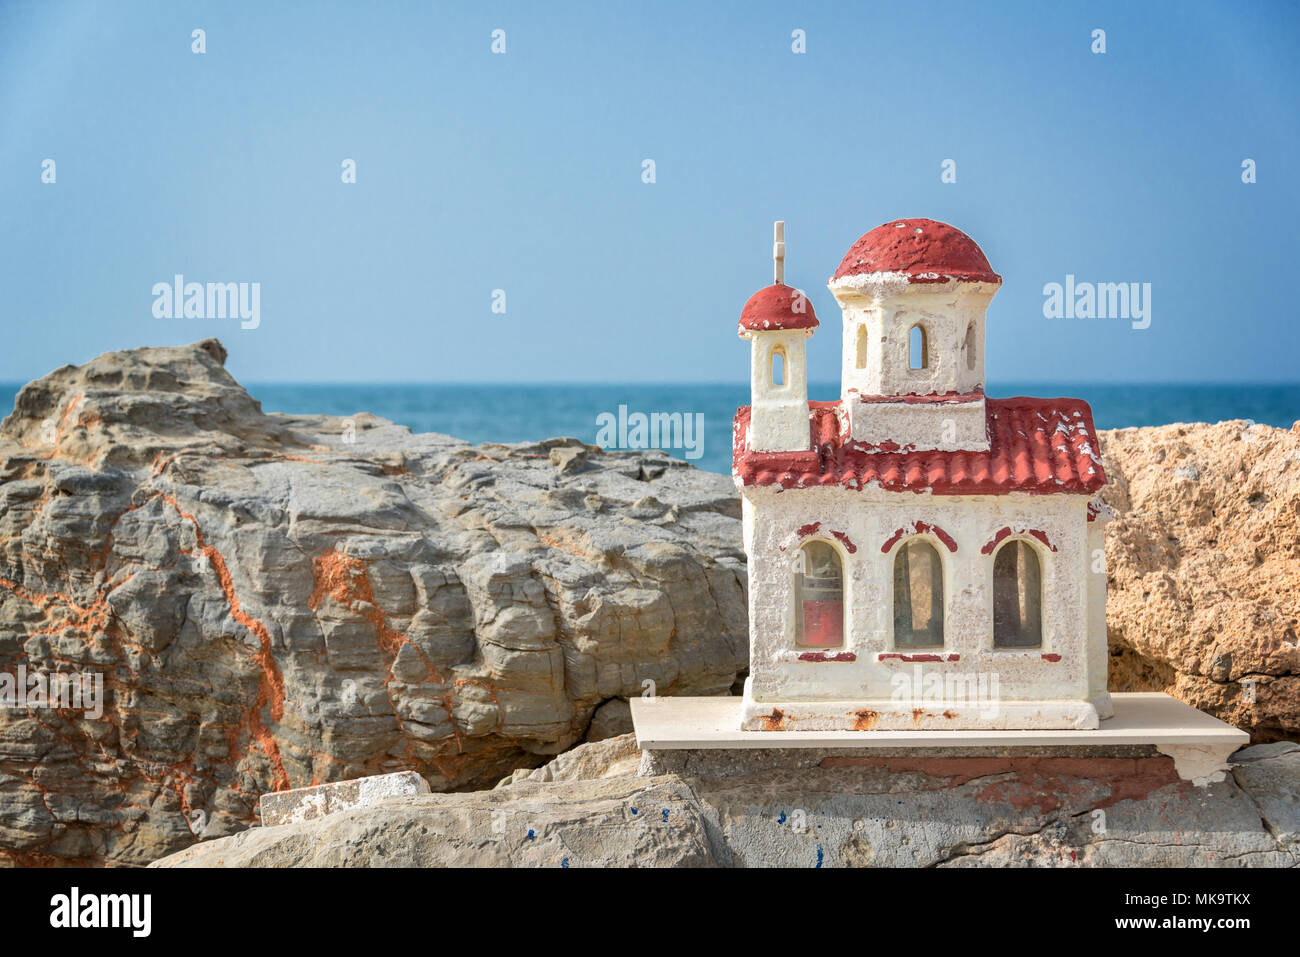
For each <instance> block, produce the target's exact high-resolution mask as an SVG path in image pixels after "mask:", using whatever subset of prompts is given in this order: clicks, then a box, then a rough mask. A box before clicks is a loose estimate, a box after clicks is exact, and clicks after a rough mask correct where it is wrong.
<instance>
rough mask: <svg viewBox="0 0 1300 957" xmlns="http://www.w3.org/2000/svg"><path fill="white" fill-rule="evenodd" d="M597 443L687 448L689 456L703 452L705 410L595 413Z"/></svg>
mask: <svg viewBox="0 0 1300 957" xmlns="http://www.w3.org/2000/svg"><path fill="white" fill-rule="evenodd" d="M596 429H597V431H596V444H597V445H599V446H600V447H601V448H603V449H684V450H685V453H686V457H687V458H688V459H698V458H699V457H700V456H701V455H703V454H704V413H703V412H651V413H650V414H649V415H647V414H646V413H644V412H633V413H631V414H630V415H629V414H628V411H627V406H625V405H620V406H619V407H618V414H617V415H615V414H614V413H613V412H602V413H600V414H599V415H598V416H596Z"/></svg>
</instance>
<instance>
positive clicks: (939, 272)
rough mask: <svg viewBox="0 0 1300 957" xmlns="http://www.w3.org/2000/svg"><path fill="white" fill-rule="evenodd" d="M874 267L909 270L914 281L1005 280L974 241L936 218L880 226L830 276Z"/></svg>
mask: <svg viewBox="0 0 1300 957" xmlns="http://www.w3.org/2000/svg"><path fill="white" fill-rule="evenodd" d="M874 272H901V273H906V274H907V276H908V279H909V281H911V282H944V281H946V280H948V279H956V280H958V281H961V282H998V283H1000V282H1002V277H1001V276H999V275H998V274H997V273H995V272H994V271H993V267H992V266H990V265H989V261H988V259H987V258H985V256H984V253H983V251H982V250H981V249H980V248H979V246H977V245H976V244H975V240H973V239H971V238H970V237H969V236H967V235H966V234H965V233H963V232H962V231H961V230H960V229H957V228H956V227H953V226H949V225H948V224H947V223H940V222H936V221H935V220H933V219H896V220H894V221H893V222H890V223H885V225H883V226H877V227H876V228H875V229H873V230H872V231H871V232H869V233H867V234H866V235H865V236H863V237H862V238H861V239H859V240H858V241H857V242H856V243H854V244H853V246H852V247H851V248H850V249H849V251H848V252H847V253H846V254H845V256H844V261H843V262H841V263H840V268H839V269H837V270H835V275H834V276H832V277H831V281H832V282H834V281H835V280H836V279H843V278H845V277H846V276H863V275H866V274H868V273H874Z"/></svg>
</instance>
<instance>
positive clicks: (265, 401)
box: [0, 382, 1300, 472]
mask: <svg viewBox="0 0 1300 957" xmlns="http://www.w3.org/2000/svg"><path fill="white" fill-rule="evenodd" d="M18 389H19V385H18V384H14V383H8V384H4V383H0V404H2V405H0V408H3V409H4V410H5V411H6V412H8V410H10V409H12V408H13V400H14V396H15V395H16V393H17V391H18ZM248 390H249V392H251V393H252V394H253V395H254V396H255V397H257V398H258V399H260V400H261V402H262V408H263V409H265V410H266V411H267V412H296V413H311V412H320V413H328V414H330V415H342V416H347V415H352V414H354V413H357V412H373V413H374V414H375V415H378V416H382V417H383V418H386V419H392V420H393V421H394V422H399V423H401V424H402V425H405V426H409V427H410V428H411V429H412V430H414V431H416V432H444V433H447V434H448V435H454V436H457V437H459V438H463V439H468V440H470V441H471V442H524V441H533V440H537V439H542V438H548V437H551V436H559V435H566V436H574V437H575V438H579V439H582V440H583V441H585V442H591V443H595V442H596V438H597V433H598V431H599V424H598V417H599V416H600V415H601V414H602V413H609V414H610V415H611V416H613V417H614V418H617V417H618V414H619V406H625V407H626V411H627V414H628V415H631V414H632V413H635V412H642V413H646V414H649V413H652V412H666V413H672V412H680V413H689V414H691V415H692V416H694V415H696V414H699V415H701V416H702V417H703V419H702V422H703V432H702V441H700V442H699V443H697V444H696V448H695V449H686V448H676V449H668V450H667V451H668V452H670V453H671V454H672V455H675V456H677V457H678V458H685V459H687V460H688V461H691V462H693V463H694V464H695V465H698V466H699V467H700V468H703V469H707V470H709V471H713V472H728V471H730V469H731V419H732V416H733V415H735V412H736V407H737V406H739V405H742V404H745V403H747V402H749V387H748V383H747V382H740V383H737V384H735V385H650V384H632V383H614V384H608V385H517V384H500V385H286V384H273V383H261V384H257V383H255V384H252V385H249V386H248ZM809 392H810V395H811V397H812V398H814V399H835V398H837V397H838V395H839V386H838V384H837V383H822V384H820V385H819V384H814V385H813V386H812V387H811V388H810V390H809ZM989 394H990V395H994V396H1011V395H1039V396H1061V395H1064V396H1076V397H1078V398H1082V399H1086V400H1087V401H1088V402H1089V403H1090V404H1091V405H1092V411H1093V417H1094V419H1095V421H1096V424H1097V428H1099V429H1115V428H1125V427H1128V426H1140V425H1165V424H1168V423H1170V422H1219V421H1222V420H1224V419H1251V420H1253V421H1255V422H1260V423H1264V424H1267V425H1275V426H1279V427H1281V428H1290V427H1291V425H1292V423H1293V422H1295V421H1296V420H1297V419H1300V385H1087V384H1078V383H1051V384H1043V383H1034V384H1029V383H1014V382H1012V383H993V384H991V385H990V387H989ZM692 421H695V420H694V419H692ZM696 451H698V453H699V454H698V456H695V454H694V453H695V452H696ZM693 456H694V457H693Z"/></svg>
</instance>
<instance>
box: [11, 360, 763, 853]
mask: <svg viewBox="0 0 1300 957" xmlns="http://www.w3.org/2000/svg"><path fill="white" fill-rule="evenodd" d="M224 358H225V350H224V349H223V348H222V347H221V345H220V343H218V342H216V340H207V341H205V342H201V343H197V344H195V345H192V346H185V347H176V348H158V349H136V350H131V351H128V352H115V353H108V354H105V355H103V356H100V357H99V358H97V359H95V360H93V361H91V362H89V363H86V364H85V365H83V366H65V367H64V368H62V369H59V370H57V371H55V372H53V373H51V374H50V375H48V376H46V377H45V378H43V379H40V380H38V381H36V382H33V383H31V384H29V385H27V386H26V387H25V388H24V389H23V390H22V391H21V392H20V393H19V395H18V397H17V400H16V402H15V408H14V412H13V414H12V415H10V416H9V417H8V418H6V419H5V420H4V422H3V425H0V667H3V668H5V669H6V670H9V671H11V672H12V671H14V669H15V668H16V667H17V665H19V664H25V665H26V666H27V668H28V670H29V671H37V670H46V671H53V670H56V669H62V670H65V671H66V670H72V671H84V672H95V673H99V674H102V675H103V681H104V694H105V698H106V700H105V702H104V714H103V717H102V719H100V720H98V721H96V720H90V719H89V717H88V716H87V715H86V714H84V713H80V712H76V711H69V710H34V711H31V712H27V711H15V710H5V709H0V860H4V861H7V862H9V863H16V864H37V863H62V864H89V863H104V862H109V863H120V864H144V863H147V862H149V861H151V860H153V859H155V858H157V857H160V856H162V855H163V854H166V853H168V852H170V851H174V850H178V849H180V848H182V847H185V846H186V845H188V844H190V843H192V842H193V841H195V840H196V833H201V834H202V836H203V838H204V839H205V840H207V839H211V838H215V837H220V836H222V835H227V834H233V833H236V832H239V831H243V830H244V829H245V828H247V827H248V826H249V825H250V824H251V823H253V822H254V821H255V820H256V814H257V806H258V799H259V797H260V796H261V795H262V794H265V793H267V792H271V791H276V790H284V789H287V788H295V787H304V786H308V785H312V784H324V783H330V782H337V781H343V780H348V779H352V778H359V777H363V776H368V775H377V774H385V773H391V772H396V771H406V770H409V771H414V772H416V773H417V774H419V775H421V776H422V777H424V778H425V779H426V780H427V781H428V782H429V784H430V785H431V786H432V787H433V789H434V790H437V791H446V790H459V789H466V788H473V787H491V786H492V784H493V783H494V782H496V781H497V780H499V779H500V778H501V777H502V776H503V775H505V774H507V773H509V772H510V771H512V770H513V769H515V768H532V767H536V766H537V765H540V764H542V763H544V762H545V761H546V760H547V758H548V757H550V756H552V755H555V754H556V753H559V752H561V751H563V750H565V749H566V748H568V747H570V746H571V745H573V744H574V743H576V742H578V741H580V740H581V739H582V737H583V736H584V735H585V734H586V733H587V731H588V728H589V726H590V725H591V724H592V722H593V714H594V713H595V711H596V709H597V708H598V707H600V706H601V705H602V704H603V703H605V702H608V701H609V700H611V699H615V698H626V697H627V696H629V695H632V694H640V693H641V692H642V689H643V682H645V681H647V680H649V681H653V682H654V683H655V685H656V686H657V687H658V689H659V691H660V693H670V694H672V693H677V694H725V693H727V691H728V690H729V689H730V688H731V686H732V684H733V682H734V681H735V679H736V677H737V675H738V674H740V673H742V672H743V670H744V668H745V666H746V659H747V651H748V648H747V643H748V639H747V626H746V611H745V577H744V553H743V551H742V549H741V545H740V523H739V514H740V513H739V504H738V501H737V498H736V495H735V490H734V488H733V487H732V484H731V482H730V480H729V479H728V478H726V477H725V476H720V475H711V474H708V473H704V472H700V471H698V470H696V469H694V468H692V467H690V466H688V465H686V464H685V463H683V462H680V461H677V460H674V459H671V458H670V457H668V456H667V455H666V454H664V453H662V452H648V453H627V452H616V453H605V452H602V451H600V450H599V449H596V448H593V447H590V446H585V445H583V444H582V443H580V442H577V441H576V440H573V439H551V440H547V441H543V442H536V443H528V444H522V445H512V446H507V445H482V446H474V445H471V444H469V443H466V442H463V441H460V440H457V439H454V438H450V437H448V436H442V435H431V434H430V435H412V434H411V433H410V431H409V430H407V429H405V428H403V427H400V426H397V425H394V424H393V423H391V422H387V421H385V420H383V419H379V418H377V417H375V416H372V415H367V414H357V415H355V416H351V417H349V418H346V419H340V418H332V417H329V416H291V415H267V414H264V413H263V412H262V410H261V407H260V405H259V403H258V402H257V401H256V400H255V399H253V398H252V397H251V396H249V395H248V393H247V392H245V390H244V389H243V388H241V387H240V385H239V384H238V383H237V382H236V381H235V380H234V379H233V378H232V377H231V376H230V375H229V373H227V372H226V370H225V369H224V368H223V366H222V363H223V361H224ZM648 499H653V500H654V501H657V502H659V503H661V506H660V507H659V508H658V509H656V510H648V509H646V508H645V504H644V503H645V502H646V500H648ZM196 821H201V822H202V826H201V827H200V826H198V825H196V824H195V822H196ZM631 846H632V845H629V847H631ZM629 853H630V852H629Z"/></svg>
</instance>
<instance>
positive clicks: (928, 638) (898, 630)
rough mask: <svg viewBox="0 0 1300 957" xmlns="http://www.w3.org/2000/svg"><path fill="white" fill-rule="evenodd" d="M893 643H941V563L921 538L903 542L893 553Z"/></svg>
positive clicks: (935, 551) (910, 645) (928, 645)
mask: <svg viewBox="0 0 1300 957" xmlns="http://www.w3.org/2000/svg"><path fill="white" fill-rule="evenodd" d="M894 645H895V646H896V647H899V648H934V647H940V646H942V645H943V563H942V562H941V561H940V559H939V550H938V549H936V548H935V547H934V546H933V545H931V544H930V543H929V542H927V541H926V540H925V539H923V538H913V539H911V540H910V541H907V542H904V543H903V544H902V545H900V546H899V549H898V552H897V553H896V554H895V555H894Z"/></svg>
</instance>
